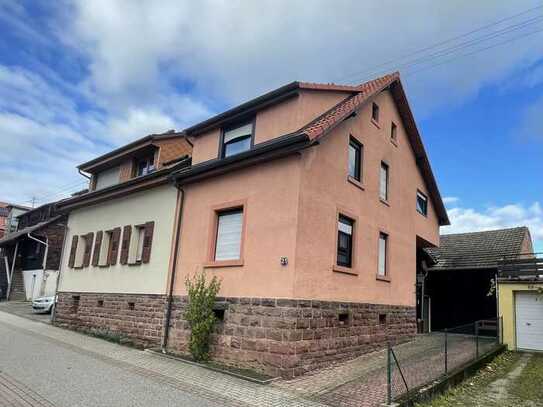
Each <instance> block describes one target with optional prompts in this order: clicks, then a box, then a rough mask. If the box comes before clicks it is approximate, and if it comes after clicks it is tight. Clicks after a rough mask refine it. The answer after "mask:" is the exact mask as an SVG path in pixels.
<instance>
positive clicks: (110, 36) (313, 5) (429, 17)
mask: <svg viewBox="0 0 543 407" xmlns="http://www.w3.org/2000/svg"><path fill="white" fill-rule="evenodd" d="M395 70H399V71H400V74H401V77H402V82H403V84H404V86H405V88H406V91H407V95H408V98H409V100H410V103H411V108H412V110H413V112H414V114H415V118H416V120H417V124H418V126H419V130H420V132H421V134H422V137H423V140H424V143H425V147H426V149H427V152H428V154H429V157H430V161H431V164H432V168H433V170H434V173H435V176H436V178H437V181H438V185H439V187H440V191H441V194H442V196H443V197H444V201H445V203H446V206H447V209H448V213H449V217H450V219H451V226H448V227H445V228H443V229H442V232H443V233H456V232H468V231H478V230H486V229H496V228H501V227H513V226H520V225H526V226H528V227H529V228H530V231H531V234H532V238H533V239H534V242H535V244H536V250H538V251H542V252H543V3H542V2H541V1H527V0H526V1H525V0H517V1H515V2H512V1H507V0H481V1H477V2H474V1H473V0H469V1H467V0H466V1H464V0H451V1H447V2H442V1H439V2H437V1H435V0H428V1H423V0H413V1H410V2H398V1H393V0H378V1H364V2H360V1H356V0H353V1H347V0H338V1H334V2H330V1H325V0H322V1H321V0H311V1H307V0H302V1H296V0H292V1H286V0H260V1H258V2H256V1H250V0H246V1H236V0H229V1H220V0H213V1H206V0H203V1H198V2H194V1H192V2H188V1H186V2H185V1H179V0H161V1H143V0H124V1H123V0H93V1H86V0H81V1H78V0H73V1H68V0H60V1H56V2H50V1H46V0H33V1H30V0H29V1H24V0H23V1H15V0H13V1H8V0H0V191H1V194H0V200H2V201H10V202H16V203H20V204H30V203H31V202H32V200H34V202H35V204H38V205H39V204H42V203H46V202H49V201H53V200H56V199H60V198H62V197H64V196H66V195H67V194H69V193H70V192H74V191H77V190H79V189H82V188H83V187H84V186H85V179H84V178H82V177H81V176H80V175H79V174H78V172H77V170H76V168H75V167H76V166H77V165H78V164H80V163H82V162H84V161H86V160H89V159H91V158H93V157H96V156H98V155H100V154H103V153H105V152H107V151H109V150H111V149H113V148H115V147H119V146H121V145H123V144H126V143H128V142H130V141H132V140H134V139H137V138H140V137H143V136H145V135H147V134H149V133H160V132H163V131H167V130H169V129H176V130H182V129H183V128H185V127H187V126H188V125H191V124H194V123H197V122H198V121H201V120H203V119H206V118H208V117H209V116H211V115H213V114H216V113H219V112H221V111H223V110H225V109H227V108H229V107H232V106H235V105H236V104H239V103H241V102H243V101H246V100H248V99H250V98H252V97H255V96H258V95H259V94H262V93H263V92H266V91H268V90H271V89H274V88H276V87H278V86H281V85H283V84H285V83H288V82H291V81H293V80H304V81H314V82H325V83H328V82H335V83H348V84H356V83H361V82H363V81H365V80H369V79H371V78H373V77H376V76H379V75H381V74H385V73H388V72H392V71H395Z"/></svg>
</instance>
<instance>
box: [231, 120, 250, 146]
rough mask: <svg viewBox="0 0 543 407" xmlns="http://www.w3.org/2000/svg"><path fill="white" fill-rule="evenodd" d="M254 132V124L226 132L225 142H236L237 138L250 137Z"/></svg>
mask: <svg viewBox="0 0 543 407" xmlns="http://www.w3.org/2000/svg"><path fill="white" fill-rule="evenodd" d="M252 132H253V123H248V124H246V125H244V126H241V127H238V128H236V129H232V130H229V131H226V132H225V133H224V142H225V143H228V142H229V141H230V140H234V139H235V138H238V137H243V136H250V135H251V134H252Z"/></svg>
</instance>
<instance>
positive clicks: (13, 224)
mask: <svg viewBox="0 0 543 407" xmlns="http://www.w3.org/2000/svg"><path fill="white" fill-rule="evenodd" d="M4 208H6V209H7V212H6V211H5V210H4V213H5V214H6V217H5V219H4V234H3V236H6V235H8V234H9V233H12V232H15V231H16V230H17V223H18V222H19V216H21V215H22V214H23V213H25V212H27V211H29V210H31V209H32V208H30V207H28V206H23V205H16V204H11V203H8V204H6V206H4Z"/></svg>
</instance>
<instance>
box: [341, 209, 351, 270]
mask: <svg viewBox="0 0 543 407" xmlns="http://www.w3.org/2000/svg"><path fill="white" fill-rule="evenodd" d="M353 229H354V220H352V219H350V218H348V217H346V216H343V215H339V218H338V223H337V265H338V266H342V267H352V265H353V232H354V230H353Z"/></svg>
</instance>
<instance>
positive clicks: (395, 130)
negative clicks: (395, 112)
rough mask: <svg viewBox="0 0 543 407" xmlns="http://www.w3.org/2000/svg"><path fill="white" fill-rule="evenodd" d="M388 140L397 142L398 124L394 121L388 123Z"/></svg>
mask: <svg viewBox="0 0 543 407" xmlns="http://www.w3.org/2000/svg"><path fill="white" fill-rule="evenodd" d="M390 140H391V141H393V142H395V143H397V142H398V126H396V124H395V123H394V122H391V123H390Z"/></svg>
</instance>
